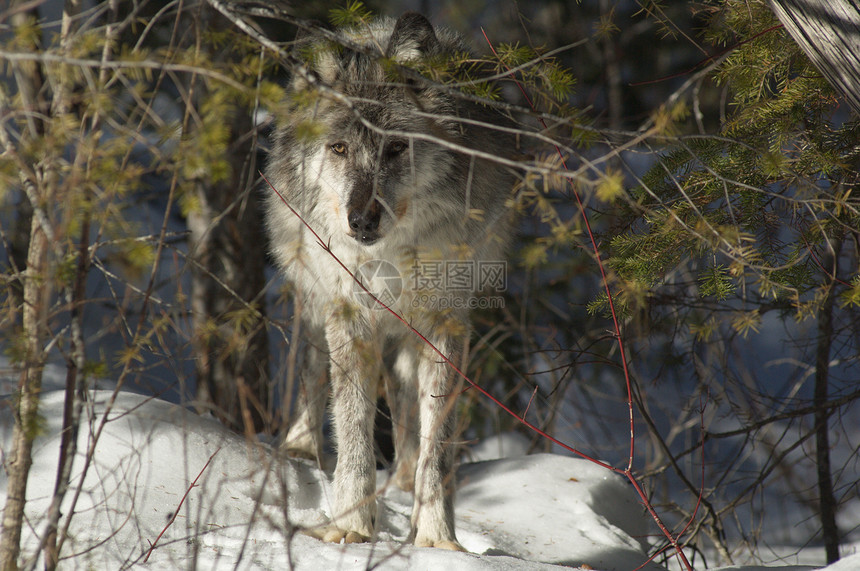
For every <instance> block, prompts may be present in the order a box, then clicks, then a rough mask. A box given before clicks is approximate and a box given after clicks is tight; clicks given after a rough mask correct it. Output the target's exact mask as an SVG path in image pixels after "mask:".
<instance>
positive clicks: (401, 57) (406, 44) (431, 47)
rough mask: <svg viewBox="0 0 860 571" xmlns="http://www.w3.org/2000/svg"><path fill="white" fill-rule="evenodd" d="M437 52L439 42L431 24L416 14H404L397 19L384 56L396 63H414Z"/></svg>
mask: <svg viewBox="0 0 860 571" xmlns="http://www.w3.org/2000/svg"><path fill="white" fill-rule="evenodd" d="M438 50H439V40H438V39H437V38H436V32H434V31H433V24H431V23H430V21H429V20H428V19H427V18H425V17H424V16H422V15H421V14H418V13H417V12H406V13H404V14H403V15H402V16H400V17H399V18H398V19H397V22H396V23H395V24H394V31H392V32H391V39H390V40H389V41H388V48H387V49H386V50H385V56H386V57H389V58H391V59H394V60H397V61H402V62H403V61H414V60H416V59H420V58H422V57H426V56H429V55H434V54H435V53H436V52H437V51H438Z"/></svg>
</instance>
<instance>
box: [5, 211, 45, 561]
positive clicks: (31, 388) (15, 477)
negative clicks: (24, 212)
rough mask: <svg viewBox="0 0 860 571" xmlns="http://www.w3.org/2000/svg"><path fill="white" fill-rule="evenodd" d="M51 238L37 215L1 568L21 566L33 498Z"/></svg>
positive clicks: (26, 283)
mask: <svg viewBox="0 0 860 571" xmlns="http://www.w3.org/2000/svg"><path fill="white" fill-rule="evenodd" d="M47 254H48V238H47V236H46V235H45V231H44V228H42V227H41V224H40V223H39V219H38V217H35V216H34V217H33V219H32V225H31V233H30V248H29V251H28V255H27V270H26V272H25V275H24V308H23V312H22V313H23V325H24V331H23V335H24V336H25V339H24V342H25V347H26V362H25V364H24V370H23V371H22V373H21V380H20V382H19V385H18V398H17V403H16V406H15V411H14V412H15V424H14V427H13V429H12V450H11V452H10V454H9V460H8V461H7V463H6V472H7V474H8V481H7V484H6V506H5V508H4V509H3V526H2V534H0V535H2V537H0V569H2V571H12V570H14V569H17V568H18V556H19V554H20V545H21V528H22V525H23V522H24V506H25V504H26V499H27V478H28V477H29V474H30V465H31V464H32V458H31V453H32V450H33V440H35V438H36V436H37V434H38V428H39V422H38V414H39V396H40V393H41V391H42V369H43V367H44V365H45V353H44V349H43V347H44V342H45V338H46V334H47V311H48V298H49V287H50V286H49V284H50V280H49V279H47V275H46V273H45V271H46V269H47Z"/></svg>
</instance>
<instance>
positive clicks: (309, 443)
mask: <svg viewBox="0 0 860 571" xmlns="http://www.w3.org/2000/svg"><path fill="white" fill-rule="evenodd" d="M309 339H310V340H309V342H308V345H307V347H306V348H305V358H304V363H303V366H302V368H301V371H300V373H299V382H300V383H301V384H300V387H299V395H298V402H297V403H296V406H295V410H294V411H293V414H294V418H293V419H292V420H291V422H290V429H289V431H288V432H287V436H286V438H285V439H284V442H283V444H282V445H281V446H282V448H283V449H285V450H286V451H287V453H288V454H289V455H290V456H297V457H300V458H311V459H314V460H322V424H323V415H324V414H325V408H326V403H327V402H328V393H329V384H328V368H329V357H328V354H327V352H326V351H325V347H326V345H325V338H324V337H323V336H322V335H321V334H317V335H314V334H313V333H311V334H309Z"/></svg>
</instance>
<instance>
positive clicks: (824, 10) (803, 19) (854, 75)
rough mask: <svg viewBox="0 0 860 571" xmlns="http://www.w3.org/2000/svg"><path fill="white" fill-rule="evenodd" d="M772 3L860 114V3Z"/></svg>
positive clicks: (844, 0)
mask: <svg viewBox="0 0 860 571" xmlns="http://www.w3.org/2000/svg"><path fill="white" fill-rule="evenodd" d="M770 4H771V8H772V9H773V12H774V14H776V17H777V18H779V21H780V22H782V25H783V26H785V29H786V30H787V31H788V33H789V34H791V37H792V38H794V41H796V42H797V43H798V44H799V45H800V47H801V48H802V49H803V51H804V52H806V55H807V56H808V57H809V59H810V60H811V61H812V63H813V64H814V65H815V67H816V68H818V70H819V71H820V72H821V73H822V74H823V75H824V76H825V77H826V78H827V80H828V81H829V82H830V84H831V85H833V87H834V88H836V90H838V91H839V92H841V93H842V95H843V96H845V98H846V99H847V100H848V103H849V104H850V105H851V107H852V108H853V109H854V111H855V112H856V113H860V2H858V0H770Z"/></svg>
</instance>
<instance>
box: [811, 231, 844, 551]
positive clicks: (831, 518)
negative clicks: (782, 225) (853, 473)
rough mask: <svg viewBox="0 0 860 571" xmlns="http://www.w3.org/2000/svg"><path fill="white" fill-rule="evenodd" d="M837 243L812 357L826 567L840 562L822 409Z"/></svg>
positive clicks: (826, 427)
mask: <svg viewBox="0 0 860 571" xmlns="http://www.w3.org/2000/svg"><path fill="white" fill-rule="evenodd" d="M837 244H841V242H836V243H835V244H834V247H835V248H836V252H835V254H834V255H833V256H832V259H831V263H830V264H826V263H825V266H824V267H825V268H830V267H832V268H833V276H834V278H833V279H830V281H829V283H828V284H827V285H826V286H825V287H826V288H827V291H826V294H825V295H826V296H825V298H824V302H823V303H822V305H821V310H820V311H819V313H818V347H817V350H816V356H815V388H814V394H813V403H814V405H815V463H816V468H817V471H818V503H819V512H820V513H819V517H820V518H821V534H822V536H823V538H824V550H825V553H826V554H827V563H828V564H830V563H833V562H834V561H837V560H838V559H839V529H838V528H837V526H836V508H837V504H836V498H835V496H834V493H833V477H832V475H831V466H830V411H829V410H827V409H826V408H824V406H825V403H827V398H828V392H829V391H828V389H829V382H830V379H829V371H830V346H831V344H832V342H833V302H834V297H835V296H834V291H833V289H834V284H835V283H836V280H835V276H836V275H837V271H836V270H837V264H836V261H837V260H838V259H839V250H840V247H839V246H838V245H837Z"/></svg>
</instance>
